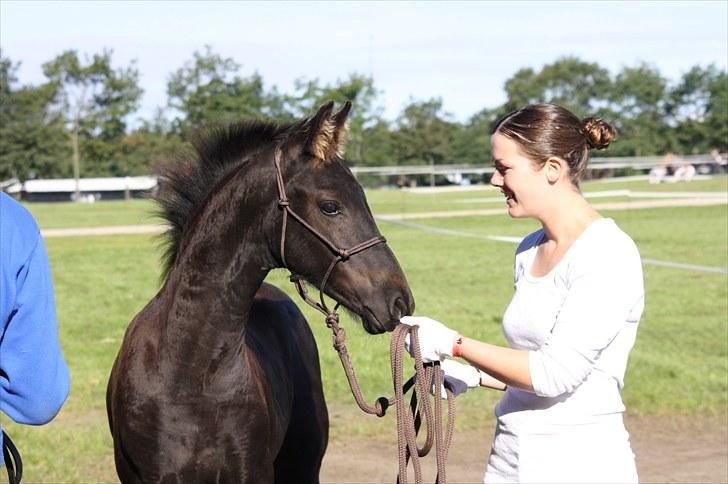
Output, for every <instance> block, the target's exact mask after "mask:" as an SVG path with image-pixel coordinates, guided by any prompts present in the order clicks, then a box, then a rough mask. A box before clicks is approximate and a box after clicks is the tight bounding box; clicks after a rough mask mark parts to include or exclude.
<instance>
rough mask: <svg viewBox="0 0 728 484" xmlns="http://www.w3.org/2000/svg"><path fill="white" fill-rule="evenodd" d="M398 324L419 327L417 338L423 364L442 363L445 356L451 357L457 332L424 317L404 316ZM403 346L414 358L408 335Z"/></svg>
mask: <svg viewBox="0 0 728 484" xmlns="http://www.w3.org/2000/svg"><path fill="white" fill-rule="evenodd" d="M400 322H401V323H402V324H406V325H407V326H419V330H418V331H417V336H418V337H419V342H420V353H421V354H422V361H423V363H429V362H432V361H442V360H443V359H444V358H445V357H446V356H452V349H453V346H454V345H455V342H456V341H457V339H458V338H459V337H460V335H459V334H458V332H457V331H454V330H452V329H450V328H448V327H447V326H445V325H444V324H442V323H441V322H439V321H435V320H434V319H430V318H426V317H424V316H405V317H403V318H402V319H400ZM404 345H405V348H406V349H407V351H409V353H410V355H412V356H414V351H413V350H412V348H411V345H410V339H409V335H407V338H406V339H405V342H404Z"/></svg>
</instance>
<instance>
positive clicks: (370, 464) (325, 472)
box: [321, 416, 728, 484]
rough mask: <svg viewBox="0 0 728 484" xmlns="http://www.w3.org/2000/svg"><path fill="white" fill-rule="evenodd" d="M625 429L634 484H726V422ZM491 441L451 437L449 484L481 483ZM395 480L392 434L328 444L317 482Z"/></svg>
mask: <svg viewBox="0 0 728 484" xmlns="http://www.w3.org/2000/svg"><path fill="white" fill-rule="evenodd" d="M626 424H627V428H628V429H629V431H630V435H631V439H632V448H633V450H634V452H635V454H636V456H637V468H638V472H639V476H640V482H643V483H658V482H659V483H663V482H691V483H692V482H696V483H697V482H700V483H728V420H727V419H726V416H722V417H706V416H698V417H684V416H660V417H654V416H650V417H640V416H628V417H627V418H626ZM492 436H493V428H492V427H490V428H483V429H482V430H470V431H460V432H456V433H455V436H454V438H453V445H452V447H451V450H450V456H449V458H448V465H447V472H448V474H447V476H448V482H449V483H450V484H455V483H479V482H482V479H483V470H484V468H485V462H486V460H487V456H488V452H489V451H490V440H491V439H492ZM424 471H425V477H426V479H425V482H428V483H432V482H434V481H435V464H434V452H433V453H432V454H431V455H430V456H428V457H427V458H426V463H425V465H424ZM396 475H397V442H396V435H395V431H394V430H392V435H391V438H387V437H385V436H382V437H377V438H371V439H367V440H362V439H358V438H352V439H336V440H334V441H332V442H331V443H330V445H329V449H328V452H327V454H326V457H325V458H324V464H323V469H322V472H321V482H324V483H336V484H340V483H341V484H343V483H379V482H386V483H391V482H395V480H396ZM410 477H411V479H412V480H413V475H411V476H410Z"/></svg>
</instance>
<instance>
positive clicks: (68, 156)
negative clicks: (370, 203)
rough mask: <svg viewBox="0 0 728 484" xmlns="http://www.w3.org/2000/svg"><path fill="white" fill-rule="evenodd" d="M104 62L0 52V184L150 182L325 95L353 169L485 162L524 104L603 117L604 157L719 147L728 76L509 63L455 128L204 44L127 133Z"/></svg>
mask: <svg viewBox="0 0 728 484" xmlns="http://www.w3.org/2000/svg"><path fill="white" fill-rule="evenodd" d="M112 57H113V52H112V51H109V50H105V51H103V52H101V53H97V54H94V55H91V56H81V55H80V54H79V53H78V52H77V51H75V50H69V51H66V52H63V53H62V54H60V55H58V56H57V57H56V58H54V59H52V60H50V61H48V62H47V63H45V64H43V73H44V76H45V78H46V81H45V82H44V83H43V84H40V85H20V84H19V82H18V78H17V70H18V67H19V64H18V63H17V62H14V61H13V60H12V59H10V58H7V57H4V56H3V54H2V52H0V181H1V180H4V179H8V178H12V177H15V178H18V179H20V180H26V179H32V178H59V177H70V176H73V175H80V176H83V177H91V176H132V175H144V174H153V173H155V172H156V171H157V170H158V169H159V167H160V166H161V164H163V163H165V162H167V161H168V160H170V159H172V158H173V156H174V153H175V152H177V151H179V150H183V149H185V147H186V145H187V143H188V140H189V139H190V137H191V136H193V135H194V134H195V132H197V131H198V130H199V129H201V128H204V127H206V126H209V125H213V124H220V123H228V122H233V121H240V120H243V119H249V118H265V119H271V120H275V121H278V122H289V121H292V120H294V119H297V118H299V117H302V116H306V115H308V114H309V113H311V112H312V111H313V110H314V109H315V108H316V107H317V106H318V105H320V104H323V103H324V102H326V101H328V100H334V101H336V102H337V103H342V102H344V101H346V100H350V101H352V102H353V104H354V109H353V112H352V116H351V117H350V130H349V133H350V134H349V141H348V143H347V146H346V155H345V157H346V159H347V161H348V162H349V163H350V164H351V165H353V166H381V165H417V164H443V163H447V164H453V163H455V164H475V165H477V164H485V163H489V162H490V144H489V132H490V128H491V125H492V123H493V122H494V121H495V120H497V119H498V118H499V117H501V116H502V115H504V114H506V113H508V112H509V111H511V110H513V109H517V108H519V107H521V106H523V105H526V104H529V103H535V102H554V103H557V104H561V105H563V106H565V107H568V108H569V109H571V110H573V111H574V112H575V113H577V114H578V115H580V116H592V115H596V116H601V117H603V118H604V119H606V120H608V121H610V122H612V123H613V124H614V125H615V126H616V128H617V129H618V131H619V138H618V142H617V143H615V144H613V145H612V147H610V149H609V152H608V154H609V155H610V156H646V155H661V154H665V153H667V152H675V153H681V154H693V153H707V152H709V151H711V150H712V149H718V150H720V151H722V152H725V151H727V150H728V76H727V74H726V72H725V71H722V70H720V69H718V68H716V67H715V66H714V65H708V66H700V65H696V66H693V67H692V68H690V69H689V70H688V71H686V72H685V73H684V74H683V75H682V76H681V77H680V78H679V79H676V80H669V79H667V78H666V77H665V76H663V75H662V74H661V73H660V72H659V70H658V69H656V68H655V67H653V66H650V65H649V64H646V63H643V64H640V65H637V66H631V67H624V68H622V70H621V71H619V72H618V73H616V74H614V75H612V74H611V73H610V72H609V71H608V70H607V69H605V68H604V67H602V66H600V65H599V64H597V63H592V62H586V61H584V60H582V59H579V58H576V57H563V58H561V59H558V60H556V61H554V62H553V63H550V64H547V65H545V66H543V67H542V68H541V69H540V70H534V69H532V68H523V69H520V70H519V71H518V72H516V73H515V74H513V75H512V76H511V77H510V78H509V79H508V80H507V81H506V82H505V85H504V89H505V93H506V95H507V100H506V102H505V103H503V104H502V105H501V106H496V107H483V109H481V110H480V111H479V112H477V113H476V114H475V115H473V116H472V117H471V118H470V119H468V120H467V121H466V122H458V121H456V120H454V119H453V117H452V116H451V115H450V114H448V113H447V112H445V110H444V108H443V102H442V99H441V98H432V99H426V100H414V99H413V100H410V102H409V103H408V104H407V105H406V106H405V107H404V109H403V110H402V111H401V112H400V113H399V115H398V116H397V117H396V119H394V120H393V121H390V120H386V119H384V118H383V116H382V112H383V110H382V108H381V105H380V101H381V92H379V91H378V90H377V87H376V85H375V82H374V79H372V78H371V77H369V76H365V75H362V74H359V73H351V74H349V75H348V77H346V78H344V79H340V80H337V81H336V82H333V83H330V84H325V83H322V82H320V81H319V80H318V79H306V78H300V79H298V80H297V81H296V82H295V85H294V88H293V90H292V92H280V91H279V90H278V89H277V88H276V87H275V86H272V87H268V86H266V84H265V82H264V80H263V78H262V76H260V75H259V74H257V73H254V74H252V75H248V76H246V75H244V74H243V73H242V71H241V65H240V64H238V63H237V62H236V61H235V60H234V59H231V58H225V57H222V56H220V55H219V54H217V53H215V52H214V51H213V50H212V49H211V48H210V47H205V48H204V49H202V50H200V51H196V52H194V53H193V55H192V58H191V59H189V60H188V61H186V62H185V63H184V65H182V66H180V67H179V68H178V69H177V70H176V71H174V72H172V73H171V74H170V75H169V77H168V81H167V105H166V106H164V107H161V108H159V109H158V111H157V113H156V114H155V115H154V116H153V117H152V119H141V120H140V122H138V123H136V124H135V125H134V126H130V124H129V120H130V119H131V118H132V116H133V115H134V114H135V113H136V112H137V111H138V110H139V105H140V99H141V96H142V93H143V91H142V89H141V87H140V86H139V70H138V68H137V67H136V64H135V63H134V62H132V63H130V65H127V66H122V67H118V66H114V64H113V59H112Z"/></svg>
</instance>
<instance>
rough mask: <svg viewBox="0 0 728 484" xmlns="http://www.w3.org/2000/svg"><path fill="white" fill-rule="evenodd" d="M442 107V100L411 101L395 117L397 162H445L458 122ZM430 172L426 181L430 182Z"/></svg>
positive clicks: (431, 180)
mask: <svg viewBox="0 0 728 484" xmlns="http://www.w3.org/2000/svg"><path fill="white" fill-rule="evenodd" d="M449 117H450V115H449V114H448V113H445V112H444V111H443V109H442V99H440V98H434V99H429V100H427V101H411V102H410V104H409V105H408V106H406V107H405V109H404V112H403V113H402V115H401V116H400V117H399V118H398V119H397V129H396V131H395V132H394V139H395V142H396V148H397V151H398V155H399V156H398V157H397V161H398V163H400V164H405V165H422V164H428V165H430V166H433V167H434V165H438V164H443V163H448V162H449V156H450V149H451V147H452V144H453V140H454V139H455V138H456V136H457V130H458V125H457V124H456V123H453V122H451V121H449V120H448V119H447V118H449ZM434 183H435V181H434V175H433V176H431V177H430V184H431V185H434Z"/></svg>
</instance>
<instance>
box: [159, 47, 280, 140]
mask: <svg viewBox="0 0 728 484" xmlns="http://www.w3.org/2000/svg"><path fill="white" fill-rule="evenodd" d="M192 57H193V58H192V61H188V62H186V63H185V65H184V66H183V67H181V68H179V69H178V70H177V71H175V72H174V74H172V77H171V78H170V80H169V82H168V83H167V96H168V98H169V105H170V107H172V108H173V109H175V110H177V111H178V112H179V113H180V115H179V116H177V117H176V118H175V120H174V123H175V129H176V131H177V132H179V133H187V132H188V131H190V130H194V129H199V128H200V127H202V126H203V125H206V124H210V123H229V122H232V121H239V120H241V119H245V118H260V117H262V116H267V117H270V116H282V115H285V112H284V106H283V103H282V101H281V99H280V97H279V95H278V93H277V91H276V90H275V89H274V90H273V91H271V93H269V94H268V95H266V93H265V90H264V86H263V78H262V77H261V76H260V75H258V74H257V73H255V74H253V75H251V76H249V77H241V76H240V75H238V72H239V71H240V67H241V66H240V64H238V63H236V62H235V61H234V60H233V59H231V58H223V57H221V56H220V55H218V54H215V53H214V52H212V49H211V48H210V46H205V51H204V52H197V51H196V52H194V54H193V56H192Z"/></svg>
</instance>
